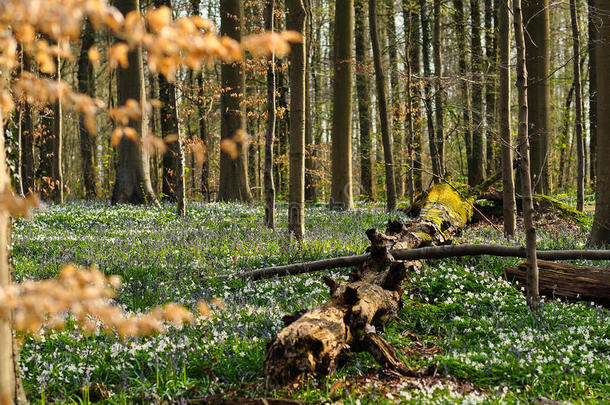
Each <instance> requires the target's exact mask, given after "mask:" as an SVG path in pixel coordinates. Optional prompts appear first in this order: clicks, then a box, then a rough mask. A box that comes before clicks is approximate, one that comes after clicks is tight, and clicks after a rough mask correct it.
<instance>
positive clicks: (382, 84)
mask: <svg viewBox="0 0 610 405" xmlns="http://www.w3.org/2000/svg"><path fill="white" fill-rule="evenodd" d="M376 7H377V4H376V2H375V0H369V31H370V33H371V44H372V46H373V63H374V64H375V82H376V84H377V106H378V110H379V122H380V124H381V138H382V142H383V157H384V164H385V183H386V197H387V208H388V211H393V210H394V209H396V183H395V179H394V161H393V156H392V134H391V130H390V122H389V116H388V107H387V91H386V86H387V84H386V83H387V80H386V76H385V71H384V69H383V64H382V62H381V49H380V47H379V38H378V34H377V8H376Z"/></svg>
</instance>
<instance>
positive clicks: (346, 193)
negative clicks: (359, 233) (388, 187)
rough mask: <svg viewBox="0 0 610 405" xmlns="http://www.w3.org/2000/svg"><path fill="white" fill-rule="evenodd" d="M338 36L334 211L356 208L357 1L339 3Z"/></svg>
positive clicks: (335, 71) (332, 154)
mask: <svg viewBox="0 0 610 405" xmlns="http://www.w3.org/2000/svg"><path fill="white" fill-rule="evenodd" d="M335 5H336V9H335V33H334V62H333V71H334V82H333V124H332V125H333V128H332V151H331V172H332V173H331V174H332V183H331V195H330V203H329V207H330V208H331V209H352V208H353V206H354V198H353V194H352V38H353V30H354V0H337V1H336V3H335Z"/></svg>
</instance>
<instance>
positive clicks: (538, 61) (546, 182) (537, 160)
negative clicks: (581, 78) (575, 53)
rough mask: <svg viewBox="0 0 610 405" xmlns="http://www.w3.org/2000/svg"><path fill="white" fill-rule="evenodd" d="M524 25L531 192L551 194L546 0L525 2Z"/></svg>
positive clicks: (548, 18)
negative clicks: (525, 31)
mask: <svg viewBox="0 0 610 405" xmlns="http://www.w3.org/2000/svg"><path fill="white" fill-rule="evenodd" d="M523 21H524V23H525V29H526V30H527V33H528V35H527V36H526V38H525V52H526V63H527V71H528V75H529V83H528V89H527V97H528V101H527V102H528V105H529V115H530V116H529V125H530V140H531V144H532V148H531V152H530V156H531V161H532V183H533V185H534V192H537V193H542V194H550V193H551V177H550V170H549V162H550V156H548V154H549V139H550V131H551V123H550V117H551V87H550V82H549V75H550V64H551V53H550V16H549V1H548V0H524V3H523Z"/></svg>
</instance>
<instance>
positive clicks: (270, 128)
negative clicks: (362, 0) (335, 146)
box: [263, 0, 275, 229]
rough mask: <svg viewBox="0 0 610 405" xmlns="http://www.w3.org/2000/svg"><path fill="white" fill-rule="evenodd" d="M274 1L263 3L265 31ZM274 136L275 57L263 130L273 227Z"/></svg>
mask: <svg viewBox="0 0 610 405" xmlns="http://www.w3.org/2000/svg"><path fill="white" fill-rule="evenodd" d="M274 10H275V0H267V1H266V2H265V9H264V16H265V30H267V31H273V15H274ZM274 136H275V55H274V54H272V55H271V57H270V58H269V64H268V66H267V127H266V129H265V174H264V180H263V183H264V187H265V225H267V226H268V227H269V228H271V229H273V228H274V227H275V186H274V185H273V138H274Z"/></svg>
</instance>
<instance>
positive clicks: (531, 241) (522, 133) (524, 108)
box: [513, 0, 539, 308]
mask: <svg viewBox="0 0 610 405" xmlns="http://www.w3.org/2000/svg"><path fill="white" fill-rule="evenodd" d="M513 13H514V14H513V15H514V27H515V42H516V43H517V90H518V93H519V145H520V148H519V151H520V152H521V163H520V172H521V196H522V197H521V199H522V204H523V227H524V232H525V255H526V260H527V274H526V278H527V303H528V305H529V306H530V307H531V308H535V307H536V305H537V302H538V299H539V292H538V261H537V258H536V228H535V227H534V220H533V216H534V204H533V198H532V183H531V174H530V159H529V155H530V154H529V138H528V100H527V90H528V77H527V67H526V62H525V39H524V35H523V30H524V24H523V14H522V11H521V0H513Z"/></svg>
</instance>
